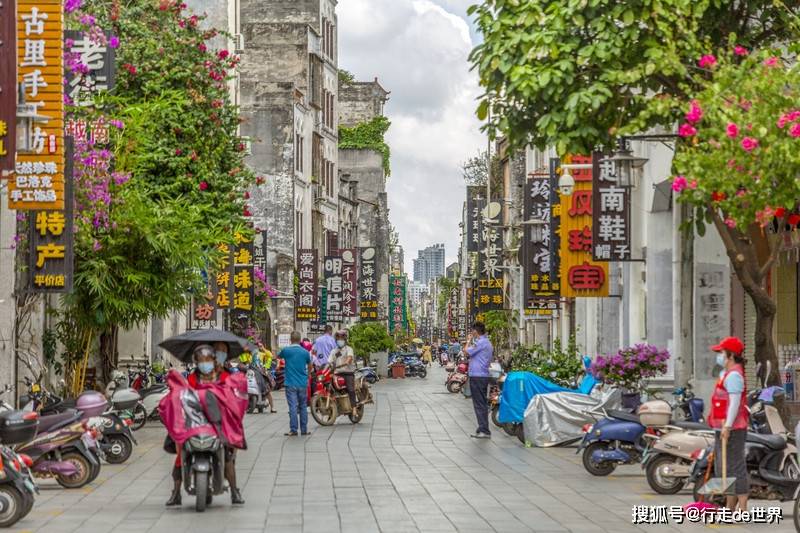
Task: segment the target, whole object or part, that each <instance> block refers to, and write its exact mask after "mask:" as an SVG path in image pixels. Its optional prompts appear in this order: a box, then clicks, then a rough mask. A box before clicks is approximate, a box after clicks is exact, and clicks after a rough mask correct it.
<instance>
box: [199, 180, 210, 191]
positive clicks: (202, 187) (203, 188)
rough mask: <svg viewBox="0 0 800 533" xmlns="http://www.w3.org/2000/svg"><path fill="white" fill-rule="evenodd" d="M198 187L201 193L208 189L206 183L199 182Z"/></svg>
mask: <svg viewBox="0 0 800 533" xmlns="http://www.w3.org/2000/svg"><path fill="white" fill-rule="evenodd" d="M199 187H200V190H201V191H205V190H207V189H208V182H207V181H201V182H200V185H199Z"/></svg>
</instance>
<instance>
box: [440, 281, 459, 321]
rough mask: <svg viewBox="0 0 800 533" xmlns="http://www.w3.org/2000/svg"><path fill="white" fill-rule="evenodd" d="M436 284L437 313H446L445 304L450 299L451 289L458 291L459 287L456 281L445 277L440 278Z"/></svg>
mask: <svg viewBox="0 0 800 533" xmlns="http://www.w3.org/2000/svg"><path fill="white" fill-rule="evenodd" d="M438 283H439V294H437V295H436V304H437V309H438V310H439V312H440V313H444V312H445V311H447V302H448V300H449V299H450V294H451V293H452V292H453V289H458V288H459V287H460V285H459V283H458V280H456V279H450V278H448V277H446V276H442V277H440V278H439V282H438Z"/></svg>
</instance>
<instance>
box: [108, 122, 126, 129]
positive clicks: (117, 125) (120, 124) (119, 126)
mask: <svg viewBox="0 0 800 533" xmlns="http://www.w3.org/2000/svg"><path fill="white" fill-rule="evenodd" d="M110 124H111V125H112V126H114V127H115V128H117V129H118V130H121V129H122V128H124V127H125V123H123V122H122V121H121V120H112V121H111V122H110Z"/></svg>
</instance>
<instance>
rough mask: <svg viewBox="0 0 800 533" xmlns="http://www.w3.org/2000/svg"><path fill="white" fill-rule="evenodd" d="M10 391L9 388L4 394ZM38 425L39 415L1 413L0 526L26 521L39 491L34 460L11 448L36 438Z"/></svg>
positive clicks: (18, 412) (11, 412) (9, 525)
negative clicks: (33, 471)
mask: <svg viewBox="0 0 800 533" xmlns="http://www.w3.org/2000/svg"><path fill="white" fill-rule="evenodd" d="M8 390H10V388H9V387H6V388H5V390H3V391H1V393H5V392H7V391H8ZM4 407H5V405H4ZM38 425H39V415H38V414H37V413H31V412H24V411H16V410H10V411H4V412H2V413H0V442H2V444H1V445H0V527H11V526H13V525H14V524H16V523H17V522H18V521H19V520H21V519H22V518H24V517H25V516H26V515H27V514H28V513H29V512H30V511H31V509H32V508H33V502H34V498H35V495H36V494H37V493H38V492H39V490H38V488H37V487H36V483H35V482H34V481H33V475H32V474H31V471H30V468H29V467H30V465H32V464H33V461H32V460H31V458H30V457H28V456H27V455H24V454H18V453H17V452H15V451H14V450H13V449H12V448H11V447H10V446H11V445H14V444H19V443H21V442H25V441H27V440H30V439H31V438H33V437H34V436H36V431H37V428H38Z"/></svg>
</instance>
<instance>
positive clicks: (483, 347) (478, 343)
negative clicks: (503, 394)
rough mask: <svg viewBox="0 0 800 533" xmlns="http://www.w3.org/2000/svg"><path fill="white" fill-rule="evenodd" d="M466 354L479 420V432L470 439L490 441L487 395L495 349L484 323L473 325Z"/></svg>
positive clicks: (476, 415)
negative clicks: (490, 367) (490, 365)
mask: <svg viewBox="0 0 800 533" xmlns="http://www.w3.org/2000/svg"><path fill="white" fill-rule="evenodd" d="M466 352H467V355H468V356H469V390H470V392H471V395H472V407H473V409H475V417H476V418H477V419H478V430H477V431H476V432H475V433H474V434H472V435H470V437H473V438H476V439H488V438H489V437H491V436H492V434H491V432H490V431H489V405H488V403H487V401H486V393H487V389H488V388H489V364H490V363H491V362H492V356H493V355H494V348H493V347H492V343H491V342H490V341H489V338H488V337H487V336H486V326H485V325H484V324H483V322H475V323H474V324H473V325H472V333H470V335H469V338H468V340H467V348H466Z"/></svg>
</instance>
